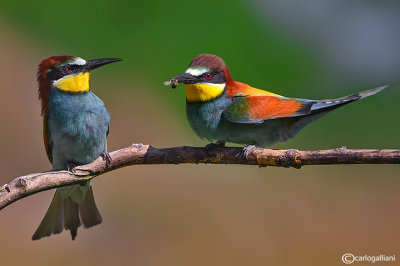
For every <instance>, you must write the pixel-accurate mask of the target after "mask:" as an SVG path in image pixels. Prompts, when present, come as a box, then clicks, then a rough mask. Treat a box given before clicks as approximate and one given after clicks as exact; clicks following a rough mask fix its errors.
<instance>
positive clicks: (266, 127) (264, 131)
mask: <svg viewBox="0 0 400 266" xmlns="http://www.w3.org/2000/svg"><path fill="white" fill-rule="evenodd" d="M292 132H293V131H292V127H291V125H290V123H287V121H285V120H282V119H271V120H265V121H263V122H261V123H234V122H231V121H228V120H226V119H225V118H222V119H221V121H220V123H219V126H218V128H217V130H216V133H215V134H216V136H217V138H218V139H219V140H221V141H224V142H232V143H239V144H248V145H256V146H260V147H270V146H272V145H273V144H276V143H279V142H284V141H286V140H288V139H289V138H291V137H293V134H292Z"/></svg>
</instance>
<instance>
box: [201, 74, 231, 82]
mask: <svg viewBox="0 0 400 266" xmlns="http://www.w3.org/2000/svg"><path fill="white" fill-rule="evenodd" d="M210 75H211V77H210ZM199 80H200V81H202V82H208V83H219V84H221V83H225V74H224V72H218V73H212V72H206V73H203V74H202V75H201V76H200V77H199Z"/></svg>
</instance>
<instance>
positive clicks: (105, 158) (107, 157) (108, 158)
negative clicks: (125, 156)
mask: <svg viewBox="0 0 400 266" xmlns="http://www.w3.org/2000/svg"><path fill="white" fill-rule="evenodd" d="M101 158H103V161H106V167H109V166H110V164H111V161H112V158H111V156H110V154H109V153H108V152H103V153H102V154H101Z"/></svg>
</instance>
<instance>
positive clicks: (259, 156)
mask: <svg viewBox="0 0 400 266" xmlns="http://www.w3.org/2000/svg"><path fill="white" fill-rule="evenodd" d="M241 151H242V148H234V147H204V148H203V147H188V146H183V147H173V148H163V149H157V148H154V147H152V146H150V145H142V144H133V145H132V146H130V147H127V148H124V149H121V150H118V151H114V152H111V153H110V156H111V158H112V162H111V163H110V165H109V166H108V167H107V166H106V164H105V162H104V161H103V160H102V158H98V159H97V160H95V161H93V162H92V163H90V164H86V165H81V166H78V167H76V168H75V172H69V171H65V170H61V171H49V172H42V173H36V174H30V175H26V176H20V177H17V178H15V179H14V180H12V181H11V182H10V183H8V184H5V185H3V186H1V187H0V210H1V209H3V208H4V207H6V206H7V205H9V204H11V203H13V202H15V201H17V200H19V199H21V198H24V197H27V196H29V195H32V194H34V193H37V192H40V191H44V190H49V189H53V188H58V187H62V186H68V185H74V184H80V183H84V182H86V181H88V180H90V179H92V178H94V177H96V176H99V175H101V174H104V173H107V172H109V171H112V170H115V169H118V168H121V167H124V166H128V165H136V164H181V163H191V164H199V163H205V164H207V163H210V164H246V165H258V166H260V167H264V166H281V167H294V168H300V167H301V166H303V165H327V164H400V150H351V149H347V148H346V147H342V148H339V149H331V150H318V151H299V150H294V149H289V150H271V149H261V148H254V149H252V150H251V151H250V152H249V154H248V157H247V158H243V157H241V156H238V154H239V153H240V152H241Z"/></svg>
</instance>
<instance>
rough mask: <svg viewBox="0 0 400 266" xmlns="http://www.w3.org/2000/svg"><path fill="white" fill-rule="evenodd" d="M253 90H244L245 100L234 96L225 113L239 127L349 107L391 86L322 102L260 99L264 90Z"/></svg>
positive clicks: (267, 97) (281, 98)
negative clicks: (349, 104)
mask: <svg viewBox="0 0 400 266" xmlns="http://www.w3.org/2000/svg"><path fill="white" fill-rule="evenodd" d="M244 85H246V84H244ZM247 86H248V85H247ZM249 87H250V86H249ZM250 88H251V87H250ZM250 88H248V89H247V90H243V91H242V92H241V93H242V95H241V96H239V95H236V96H235V95H233V96H231V99H232V104H231V105H230V106H228V108H226V109H225V110H224V112H223V114H224V117H225V118H226V119H228V120H230V121H232V122H236V123H262V122H263V121H264V120H268V119H275V118H284V117H294V116H304V115H314V114H315V115H316V114H319V113H326V112H329V111H331V110H334V109H336V108H338V107H340V106H343V105H345V104H348V103H351V102H354V101H357V100H360V99H363V98H366V97H368V96H371V95H374V94H376V93H378V92H380V91H382V90H383V89H385V88H387V86H382V87H379V88H375V89H372V90H367V91H363V92H359V93H355V94H352V95H348V96H345V97H341V98H337V99H328V100H319V101H316V100H307V99H294V98H286V97H283V96H279V95H276V96H274V95H268V93H269V92H262V93H266V95H265V96H263V95H260V94H261V93H260V91H261V90H258V89H255V88H251V89H250ZM237 91H239V90H237ZM245 92H247V94H246V93H245ZM254 94H256V95H254Z"/></svg>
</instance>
